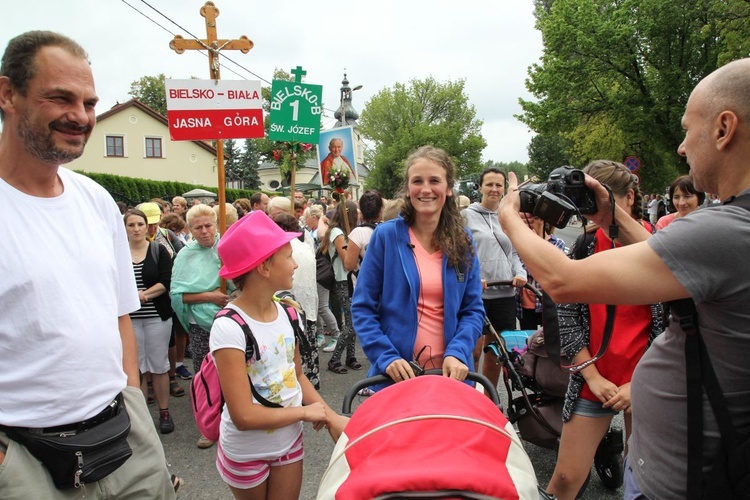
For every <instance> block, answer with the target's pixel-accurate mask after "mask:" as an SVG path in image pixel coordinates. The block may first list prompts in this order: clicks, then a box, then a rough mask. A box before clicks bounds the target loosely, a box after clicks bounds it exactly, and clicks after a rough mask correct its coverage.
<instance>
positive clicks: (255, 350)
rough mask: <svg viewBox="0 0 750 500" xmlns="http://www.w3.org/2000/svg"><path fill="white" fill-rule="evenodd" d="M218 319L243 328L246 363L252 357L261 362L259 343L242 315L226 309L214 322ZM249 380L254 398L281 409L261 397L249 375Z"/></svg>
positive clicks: (278, 405)
mask: <svg viewBox="0 0 750 500" xmlns="http://www.w3.org/2000/svg"><path fill="white" fill-rule="evenodd" d="M218 318H229V319H231V320H233V321H234V322H235V323H237V324H238V325H240V328H242V332H243V333H244V334H245V343H246V347H245V363H247V362H248V361H249V360H250V358H252V357H255V359H256V361H260V348H259V347H258V341H257V340H255V336H254V335H253V332H252V331H251V330H250V326H249V325H248V324H247V323H246V322H245V320H244V319H242V316H241V315H240V313H238V312H237V311H235V310H234V309H232V308H229V307H225V308H224V309H222V310H221V311H219V312H217V313H216V316H214V321H216V320H217V319H218ZM247 379H248V381H249V382H250V390H251V391H252V393H253V397H254V398H255V399H256V400H257V401H258V402H259V403H260V404H262V405H263V406H267V407H268V408H281V405H280V404H278V403H274V402H272V401H269V400H267V399H266V398H264V397H263V396H261V395H260V393H259V392H258V390H257V389H256V388H255V385H254V384H253V380H252V379H251V378H250V374H249V373H248V375H247Z"/></svg>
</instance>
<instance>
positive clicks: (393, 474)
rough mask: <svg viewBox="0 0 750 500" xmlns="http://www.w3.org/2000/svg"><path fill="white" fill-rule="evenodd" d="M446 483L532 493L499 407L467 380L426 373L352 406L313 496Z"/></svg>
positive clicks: (527, 469)
mask: <svg viewBox="0 0 750 500" xmlns="http://www.w3.org/2000/svg"><path fill="white" fill-rule="evenodd" d="M449 491H455V492H456V493H457V494H456V496H458V497H460V496H461V494H464V493H466V494H471V495H479V496H481V497H485V498H505V499H516V498H538V491H537V483H536V476H535V475H534V470H533V467H532V466H531V462H530V461H529V458H528V456H527V455H526V452H525V450H524V449H523V446H522V445H521V443H520V441H519V439H518V437H517V436H516V433H515V431H514V429H513V426H512V425H511V424H510V423H508V421H507V419H506V418H505V416H504V415H503V414H502V412H501V411H500V410H499V409H498V408H497V407H496V406H495V405H494V404H492V402H491V401H490V400H489V399H488V398H487V397H486V396H484V395H483V394H481V393H480V392H478V391H476V390H475V389H473V388H471V387H469V386H468V385H466V384H464V383H461V382H458V381H456V380H452V379H449V378H446V377H442V376H434V375H430V376H422V377H417V378H415V379H411V380H407V381H405V382H401V383H399V384H395V385H393V386H390V387H388V388H386V389H384V390H382V391H379V392H377V393H376V394H375V395H373V396H371V397H370V398H369V399H368V400H367V401H365V402H364V403H363V404H362V405H361V406H360V407H359V408H358V409H357V411H356V412H355V413H354V415H353V416H352V419H351V421H350V422H349V424H348V425H347V426H346V429H345V432H344V435H342V437H341V439H340V440H339V442H338V443H337V444H336V447H335V449H334V451H333V455H332V457H331V462H330V464H329V467H328V470H327V471H326V473H325V474H324V476H323V479H322V481H321V485H320V489H319V492H318V498H336V499H352V500H355V499H356V500H361V499H363V498H375V497H378V496H380V495H387V494H390V493H396V492H412V493H413V492H433V493H435V492H449Z"/></svg>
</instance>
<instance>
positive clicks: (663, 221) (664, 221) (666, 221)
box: [656, 212, 677, 230]
mask: <svg viewBox="0 0 750 500" xmlns="http://www.w3.org/2000/svg"><path fill="white" fill-rule="evenodd" d="M675 217H677V212H675V213H672V214H667V215H665V216H663V217H661V218H659V220H658V221H657V222H656V229H657V230H659V229H664V228H665V227H667V226H668V225H670V224H671V223H672V221H673V220H675Z"/></svg>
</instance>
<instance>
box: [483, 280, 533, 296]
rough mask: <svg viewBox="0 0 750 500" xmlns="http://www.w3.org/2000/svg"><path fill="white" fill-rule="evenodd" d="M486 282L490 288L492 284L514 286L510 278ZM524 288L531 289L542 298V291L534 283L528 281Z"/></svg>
mask: <svg viewBox="0 0 750 500" xmlns="http://www.w3.org/2000/svg"><path fill="white" fill-rule="evenodd" d="M486 284H487V288H489V287H491V286H513V282H512V281H510V280H508V281H488V282H487V283H486ZM523 288H526V289H527V290H531V291H532V292H534V295H536V296H537V297H539V299H541V298H542V292H540V291H539V290H537V289H536V288H534V287H533V286H532V285H530V284H528V283H526V284H525V285H524V286H523Z"/></svg>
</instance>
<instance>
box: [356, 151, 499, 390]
mask: <svg viewBox="0 0 750 500" xmlns="http://www.w3.org/2000/svg"><path fill="white" fill-rule="evenodd" d="M455 171H456V170H455V167H454V166H453V162H452V161H451V159H450V157H449V156H448V155H447V154H446V153H445V151H443V150H441V149H438V148H434V147H431V146H423V147H421V148H420V149H418V150H417V151H416V152H414V153H413V154H412V155H411V156H409V158H408V159H407V161H406V174H405V182H406V185H405V188H406V189H405V190H406V197H405V203H404V208H403V211H402V213H401V217H397V218H396V219H393V220H390V221H387V222H384V223H382V224H380V225H378V227H377V228H376V229H375V232H374V233H373V235H372V238H371V239H370V244H369V246H368V247H367V254H366V255H365V258H364V260H363V262H362V266H361V269H360V272H359V276H358V278H357V287H356V288H355V290H354V296H353V298H352V321H353V323H354V330H355V331H356V333H357V336H358V337H359V339H360V341H361V343H362V348H363V350H364V351H365V354H366V355H367V357H368V358H369V360H370V363H371V368H370V372H369V374H368V375H376V374H386V375H388V376H389V377H390V378H391V379H393V380H394V381H395V382H400V381H402V380H405V379H407V378H412V377H414V376H415V374H414V371H413V370H412V367H411V366H410V365H409V361H413V360H415V361H417V362H418V363H419V364H420V365H421V366H422V367H424V368H426V369H430V368H442V370H443V375H444V376H447V377H451V378H455V379H458V380H464V379H465V378H466V375H467V373H468V372H469V370H472V371H473V369H474V362H473V358H472V349H473V348H474V345H475V344H476V342H477V340H478V339H479V336H480V335H481V333H482V324H483V318H484V309H483V306H482V297H481V296H482V284H481V281H480V277H479V263H478V261H477V257H476V252H475V251H474V246H473V243H472V240H471V235H470V234H469V233H468V232H467V231H466V230H465V229H464V227H463V220H462V219H461V216H460V214H459V212H458V208H457V207H456V203H455V202H454V200H453V189H452V186H453V183H454V181H455Z"/></svg>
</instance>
